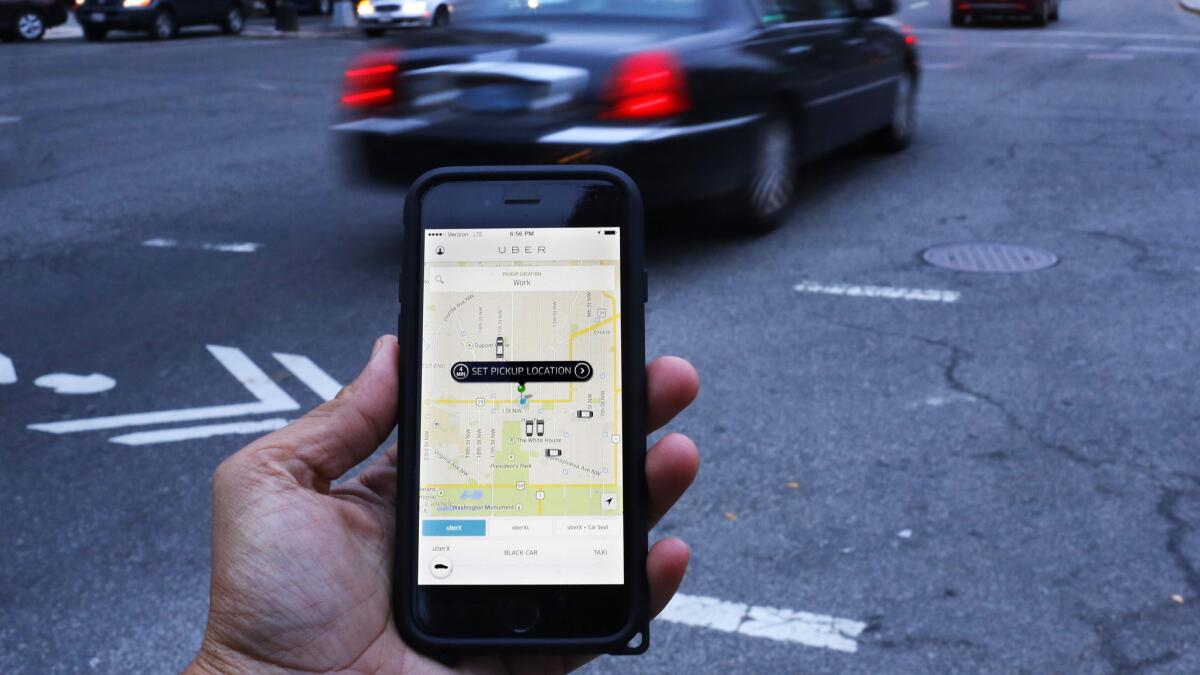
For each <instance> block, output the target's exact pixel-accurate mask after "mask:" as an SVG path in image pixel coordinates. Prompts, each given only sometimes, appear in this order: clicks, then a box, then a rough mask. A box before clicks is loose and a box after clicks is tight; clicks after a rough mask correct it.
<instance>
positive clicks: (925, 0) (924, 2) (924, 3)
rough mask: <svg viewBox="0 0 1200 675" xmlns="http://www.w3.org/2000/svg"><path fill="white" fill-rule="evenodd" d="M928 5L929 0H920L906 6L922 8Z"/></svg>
mask: <svg viewBox="0 0 1200 675" xmlns="http://www.w3.org/2000/svg"><path fill="white" fill-rule="evenodd" d="M928 6H929V0H921V1H920V2H914V3H913V4H911V5H909V6H908V8H909V9H922V8H924V7H928ZM922 30H923V29H922Z"/></svg>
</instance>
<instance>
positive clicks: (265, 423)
mask: <svg viewBox="0 0 1200 675" xmlns="http://www.w3.org/2000/svg"><path fill="white" fill-rule="evenodd" d="M287 423H288V421H287V420H285V419H283V418H282V417H274V418H271V419H268V420H258V421H254V422H229V423H227V424H206V425H202V426H197V427H177V428H174V429H158V430H156V431H135V432H133V433H131V434H123V435H121V436H113V437H112V438H110V439H108V440H110V441H112V442H113V443H120V444H121V445H149V444H151V443H170V442H172V441H190V440H194V439H197V438H212V437H213V436H230V435H241V436H245V435H249V434H261V433H266V432H268V431H275V430H276V429H282V428H283V427H284V426H286V425H287Z"/></svg>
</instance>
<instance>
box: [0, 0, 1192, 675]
mask: <svg viewBox="0 0 1200 675" xmlns="http://www.w3.org/2000/svg"><path fill="white" fill-rule="evenodd" d="M1137 5H1138V7H1137V8H1134V7H1133V6H1132V5H1131V4H1130V3H1128V2H1123V1H1122V0H1094V2H1090V3H1075V2H1072V1H1071V0H1067V2H1066V3H1065V4H1064V8H1063V16H1062V20H1061V21H1060V22H1059V23H1057V24H1054V25H1052V26H1051V27H1050V28H1047V29H1044V30H1038V29H1033V28H1028V27H1023V26H996V25H991V26H976V27H971V28H967V29H960V30H951V29H950V28H949V27H948V6H947V5H946V3H945V2H941V1H939V2H933V3H932V4H929V3H925V2H915V3H914V2H908V1H906V2H905V3H904V6H903V11H902V15H901V18H902V19H903V20H904V21H906V22H908V23H911V24H912V25H913V26H915V28H916V32H917V34H918V35H919V37H920V39H921V47H922V54H923V57H924V62H925V67H926V71H925V79H924V81H923V83H922V90H921V102H920V117H921V128H920V137H919V139H918V141H917V143H916V144H915V145H914V146H913V147H912V148H911V149H910V150H908V151H907V152H905V153H902V154H900V155H895V156H877V155H874V154H872V153H871V152H869V151H867V150H859V149H851V150H848V151H845V152H841V153H839V154H837V155H835V156H833V157H831V158H828V159H825V160H822V161H820V162H818V163H817V164H814V165H812V166H810V167H808V168H807V170H806V173H805V176H804V182H805V187H804V191H803V195H802V199H801V202H800V205H799V208H798V210H797V212H796V215H795V217H794V218H792V220H791V222H789V223H788V224H787V225H786V226H785V227H784V228H782V229H781V230H779V231H778V232H776V233H773V234H771V235H769V236H766V237H763V238H745V237H738V236H730V235H728V234H726V233H722V232H704V231H703V229H702V228H691V227H686V226H685V227H678V226H676V227H674V228H672V229H668V230H665V231H660V232H658V233H656V234H655V235H654V236H653V237H652V241H651V242H650V246H651V261H650V274H651V286H652V297H651V302H650V304H649V306H648V312H649V313H648V321H647V325H648V335H647V351H648V353H650V354H666V353H674V354H679V355H682V356H685V357H687V358H689V359H691V360H692V361H693V362H694V363H695V364H696V366H697V367H698V368H699V370H700V372H701V374H702V377H703V380H704V388H703V392H702V394H701V397H700V399H699V400H698V401H697V403H696V404H695V405H694V406H693V407H692V409H690V410H689V411H688V412H687V413H685V414H684V415H683V416H682V417H681V418H679V420H678V421H677V423H676V424H674V425H673V426H674V428H675V429H678V430H680V431H684V432H686V433H688V434H690V435H691V436H692V437H693V438H694V439H696V441H697V442H698V443H699V445H700V447H701V451H702V453H703V455H704V466H703V468H702V471H701V476H700V479H699V481H698V483H697V484H696V486H695V488H694V489H693V490H692V491H691V492H690V493H689V494H688V495H687V496H686V497H685V499H684V500H683V501H682V502H681V504H680V505H679V507H678V508H677V509H676V510H675V511H674V512H672V514H671V515H670V516H669V517H668V518H667V519H666V520H665V521H664V522H663V524H662V525H661V526H660V527H659V534H673V535H677V536H681V537H683V538H685V539H687V540H688V541H689V542H690V543H691V545H692V547H693V551H694V558H693V563H692V567H691V571H690V573H689V575H688V578H687V580H686V581H685V583H684V592H685V593H687V594H688V595H690V596H693V597H697V596H708V597H712V598H717V599H719V600H722V601H726V602H727V603H744V605H746V606H754V607H773V608H781V609H788V610H797V611H804V612H811V613H815V614H819V615H829V616H832V617H839V618H843V619H849V620H852V621H856V622H861V623H862V624H865V627H863V629H862V631H861V633H859V634H858V635H857V636H856V637H854V636H852V637H850V638H848V640H849V647H848V648H844V649H842V650H838V649H829V648H821V647H816V646H810V645H807V644H805V643H804V642H803V641H802V640H801V641H797V640H795V639H793V638H794V637H795V634H794V631H793V632H788V631H789V630H791V629H790V628H787V625H792V624H794V619H795V617H791V618H790V619H788V620H787V621H782V622H781V625H784V624H786V625H784V628H785V630H783V631H782V633H780V632H778V631H777V632H776V633H775V634H774V636H773V637H762V636H755V635H749V634H747V633H748V632H753V631H747V630H745V628H746V625H745V624H752V623H754V622H753V621H749V622H747V621H744V620H743V621H742V623H743V624H744V625H743V626H742V628H743V629H742V630H741V632H736V631H730V630H722V629H720V627H717V628H705V627H697V626H691V625H686V624H683V623H679V622H678V621H676V622H669V621H657V622H656V623H655V624H654V627H653V638H652V640H653V644H654V647H653V648H652V649H651V651H650V652H649V654H648V655H647V656H645V657H642V658H637V659H620V660H618V659H602V660H600V661H599V662H597V663H596V664H595V665H594V666H592V667H591V669H592V670H593V672H647V673H650V672H654V673H658V672H689V671H690V672H730V671H732V672H755V673H760V672H803V673H865V674H879V673H930V674H944V673H1135V672H1136V673H1195V672H1200V637H1197V636H1200V532H1197V529H1196V528H1197V527H1200V459H1198V458H1197V455H1196V441H1195V439H1196V438H1197V437H1198V436H1200V396H1198V395H1197V387H1196V382H1197V381H1200V364H1198V362H1197V357H1196V355H1197V353H1198V351H1200V337H1198V336H1197V332H1196V325H1197V323H1196V319H1197V317H1198V316H1200V234H1198V232H1200V227H1198V226H1200V215H1198V214H1200V208H1197V205H1198V204H1200V180H1198V176H1200V80H1198V79H1197V77H1196V74H1197V73H1198V72H1200V16H1196V15H1190V14H1187V13H1185V12H1183V11H1182V10H1180V9H1179V8H1178V7H1177V6H1175V4H1174V2H1173V0H1147V2H1144V3H1137ZM362 48H363V43H362V42H360V41H357V40H346V39H312V40H296V41H273V40H255V39H248V38H228V37H223V36H217V35H208V36H201V35H196V36H191V37H187V38H185V39H180V40H177V41H172V42H167V43H151V42H145V41H140V40H122V41H115V42H109V43H104V44H87V43H84V42H82V41H80V40H77V39H67V40H55V41H48V42H45V43H42V44H35V45H19V46H18V45H3V46H2V47H0V52H3V55H2V56H0V84H2V92H3V94H2V95H0V157H2V158H3V159H4V163H3V164H0V307H2V314H0V316H2V317H3V321H0V354H3V355H4V356H5V357H7V358H8V359H10V360H11V362H12V364H13V370H14V372H15V376H16V381H15V382H11V383H3V382H4V381H5V380H4V379H3V378H2V377H0V434H2V438H3V439H4V440H3V443H2V445H0V467H2V469H0V513H3V518H2V519H0V540H2V541H3V542H4V544H3V546H2V547H0V550H2V553H0V672H5V673H60V672H64V673H65V672H93V671H94V672H108V673H136V672H163V671H167V670H171V669H175V668H178V667H181V666H182V665H183V664H185V663H186V662H187V661H188V659H189V657H190V655H191V654H192V653H193V651H194V650H195V648H196V647H197V646H198V643H199V640H200V635H201V632H202V630H203V623H204V616H205V607H206V592H207V583H208V566H209V561H208V556H209V529H208V528H209V509H210V496H209V476H210V474H211V472H212V469H213V468H214V467H215V466H216V465H217V463H219V462H220V461H221V459H222V458H224V457H225V456H227V455H228V454H230V453H232V452H234V451H235V450H236V449H237V448H238V447H240V445H241V444H242V443H244V442H245V441H246V440H247V439H248V438H249V436H241V435H221V436H214V437H212V438H208V439H199V440H181V441H171V442H168V441H163V440H161V439H160V440H158V441H156V442H145V443H142V444H122V443H114V442H111V441H110V439H111V438H114V437H119V436H125V435H127V434H131V433H136V432H141V431H146V430H161V429H163V428H173V427H178V426H181V425H178V424H177V425H173V426H172V425H166V426H165V427H164V425H157V426H150V427H128V428H120V429H111V430H84V431H79V432H75V433H64V434H53V433H48V432H46V431H39V430H34V429H30V428H29V427H28V425H31V424H38V423H48V422H55V421H60V420H67V419H78V418H89V417H94V416H100V415H115V414H124V413H141V412H146V411H154V410H163V409H176V408H192V407H196V406H213V405H230V404H241V403H246V402H248V401H252V400H253V398H252V397H251V396H250V394H249V393H248V392H247V391H246V389H245V388H244V387H243V386H242V385H240V384H239V383H238V381H237V380H235V379H234V378H233V377H232V376H231V374H230V372H228V371H227V370H226V369H225V368H223V367H222V366H221V365H220V364H219V363H218V362H217V360H216V359H214V355H213V354H212V353H210V352H209V351H208V350H207V349H206V345H219V346H226V347H232V348H236V349H238V350H241V351H242V353H244V354H245V356H246V357H247V358H248V359H249V360H250V361H252V362H253V363H254V364H256V365H257V367H258V368H261V369H262V370H263V371H264V372H265V373H267V374H268V375H269V376H271V377H272V378H273V379H274V380H276V381H277V382H278V384H279V386H280V387H281V388H282V389H283V390H284V392H285V394H286V395H287V396H290V397H291V398H293V399H294V400H295V401H296V402H297V403H299V404H300V405H301V406H302V407H304V408H307V407H310V406H312V405H315V404H317V403H318V402H319V400H320V398H319V396H318V393H317V392H316V391H314V390H313V389H311V388H309V387H306V386H305V385H304V384H303V383H302V382H301V381H299V380H298V379H297V378H296V377H295V376H293V375H292V374H291V373H290V372H289V371H288V370H286V369H285V368H284V367H283V366H282V365H281V362H279V361H278V360H277V359H275V358H274V357H273V354H276V353H287V354H298V355H303V356H306V357H308V358H310V359H311V360H312V362H313V363H315V364H316V365H317V366H318V367H319V368H321V369H322V370H324V371H325V372H327V373H328V374H329V375H331V376H332V377H333V378H335V379H337V380H338V381H340V382H345V381H347V380H349V379H350V378H351V377H352V376H353V375H354V374H355V373H356V372H357V370H358V368H359V366H360V365H361V363H362V362H363V361H364V359H365V358H366V356H367V353H368V350H369V348H370V346H371V342H372V340H373V338H374V337H375V336H376V335H378V334H380V333H384V332H388V331H391V330H392V329H393V325H394V317H395V297H396V284H397V281H396V280H397V275H398V272H399V269H398V263H397V256H398V247H399V242H400V225H399V221H400V208H401V204H402V198H401V196H400V195H396V194H389V193H381V192H369V191H363V190H359V189H353V188H347V187H346V186H344V185H343V184H342V182H341V180H340V173H339V170H338V166H337V163H336V156H335V155H334V153H333V149H332V147H331V137H330V133H329V131H328V128H329V126H330V124H331V123H332V122H333V121H334V118H335V110H334V101H335V98H336V90H337V83H338V78H339V75H340V71H341V69H342V67H343V66H344V65H345V63H346V62H347V61H348V60H349V59H350V58H351V57H352V55H354V54H355V53H357V52H358V51H360V50H361V49H362ZM697 224H698V225H699V224H702V223H697ZM148 240H170V241H173V242H175V243H174V245H167V244H166V243H164V242H160V244H163V245H160V246H147V245H144V242H147V241H148ZM959 241H988V242H1006V243H1015V244H1027V245H1033V246H1038V247H1041V248H1044V249H1047V250H1049V251H1052V252H1053V253H1055V254H1057V255H1058V256H1060V257H1061V262H1060V264H1058V265H1057V266H1055V267H1052V268H1050V269H1048V270H1043V271H1039V272H1032V273H1025V274H970V273H962V272H952V271H947V270H942V269H938V268H935V267H932V266H929V265H927V264H925V263H923V262H922V261H921V259H920V257H919V255H920V252H921V251H922V250H923V249H925V248H926V247H929V246H931V245H934V244H939V243H944V242H959ZM247 243H254V244H258V246H257V247H253V246H242V247H240V248H241V249H242V250H243V251H245V250H246V249H254V250H252V251H249V252H237V251H230V250H221V249H217V248H213V245H220V246H225V247H227V248H228V245H230V244H247ZM206 245H207V246H208V247H207V248H206ZM235 248H236V247H235ZM802 283H807V284H808V286H805V287H806V288H810V289H828V288H829V287H830V286H831V285H834V284H851V285H872V286H884V287H894V288H905V289H928V290H941V291H952V292H954V293H957V294H958V295H956V296H955V295H953V294H943V295H940V296H939V297H943V298H951V297H954V298H956V301H954V302H922V301H910V300H903V299H895V298H888V297H853V296H847V295H830V294H824V293H810V292H798V291H797V290H795V286H796V285H797V284H802ZM226 353H228V352H226ZM2 364H3V361H2V360H0V365H2ZM3 372H4V371H3V369H2V368H0V375H3ZM52 373H66V374H75V375H89V374H92V373H99V374H101V375H103V376H105V377H107V378H111V379H112V380H114V381H115V386H114V387H112V388H110V389H108V390H106V391H102V392H99V393H93V394H73V395H70V394H63V393H55V391H53V390H52V389H51V388H46V387H41V386H35V383H34V381H35V380H36V379H38V378H40V377H42V376H43V375H47V374H52ZM10 379H11V378H10ZM54 381H55V380H54V378H51V380H50V381H49V382H47V381H45V380H43V384H50V383H54ZM57 383H58V384H59V386H60V387H61V386H68V387H70V386H74V387H84V388H86V387H88V386H95V387H96V388H102V387H103V386H104V385H105V380H104V378H89V379H86V380H79V379H71V378H57ZM282 415H283V416H286V415H287V413H282ZM271 416H272V415H267V414H260V415H257V416H252V417H235V418H226V419H214V420H208V421H206V422H198V423H197V424H200V423H213V424H218V423H220V424H225V423H231V422H238V421H246V420H251V421H252V420H258V419H264V418H268V417H271ZM274 416H276V417H278V416H279V414H276V415H274ZM133 438H134V441H136V439H138V438H139V437H133ZM140 438H142V439H143V440H145V437H140ZM125 440H126V442H127V443H128V442H134V441H131V440H130V439H129V438H126V439H125ZM789 482H793V485H794V487H790V486H789ZM1173 596H1174V597H1173ZM731 606H732V605H731ZM722 611H724V610H722ZM739 611H744V608H743V610H739ZM716 613H717V614H719V612H716ZM735 618H736V616H735ZM789 621H791V622H792V623H790V624H789ZM761 623H762V622H761V621H760V622H759V624H760V627H761ZM726 628H729V627H726ZM733 628H735V629H736V628H737V624H736V622H735V625H734V626H733ZM758 632H759V633H760V634H761V633H763V632H766V633H771V631H770V630H765V631H763V630H760V631H758ZM789 636H792V637H789ZM851 650H853V651H851Z"/></svg>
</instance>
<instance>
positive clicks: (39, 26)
mask: <svg viewBox="0 0 1200 675" xmlns="http://www.w3.org/2000/svg"><path fill="white" fill-rule="evenodd" d="M66 21H67V5H66V0H0V39H3V40H22V41H24V42H32V41H33V40H41V39H42V36H43V35H45V34H46V29H48V28H53V27H55V26H57V25H59V24H62V23H66Z"/></svg>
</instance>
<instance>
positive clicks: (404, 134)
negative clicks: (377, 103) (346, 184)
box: [334, 115, 761, 206]
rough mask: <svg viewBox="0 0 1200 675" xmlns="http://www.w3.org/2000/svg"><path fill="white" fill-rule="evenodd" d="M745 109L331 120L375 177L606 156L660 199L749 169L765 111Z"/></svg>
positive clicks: (707, 189) (721, 187) (652, 200)
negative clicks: (537, 123)
mask: <svg viewBox="0 0 1200 675" xmlns="http://www.w3.org/2000/svg"><path fill="white" fill-rule="evenodd" d="M760 117H761V116H759V115H747V116H744V117H737V118H732V119H727V120H720V121H716V122H710V123H704V124H692V125H679V126H600V125H587V124H579V125H573V126H564V127H561V128H557V129H550V130H540V131H537V132H528V133H523V132H521V131H518V132H514V133H509V134H504V133H492V132H489V131H488V130H480V131H479V132H477V133H474V134H470V135H469V136H466V137H464V136H463V135H450V134H447V133H446V132H445V130H442V129H439V128H438V127H437V126H435V125H432V124H429V123H427V122H426V121H424V120H422V119H421V118H419V117H410V118H395V117H369V118H366V119H361V120H356V121H352V122H346V123H344V124H339V125H337V126H335V127H334V130H335V131H337V132H339V134H340V136H341V141H342V144H343V147H344V149H345V150H346V153H347V155H348V159H349V162H350V168H351V169H352V171H354V172H355V173H356V174H357V175H358V176H361V177H365V178H368V179H371V180H376V181H384V182H390V183H399V184H408V183H411V182H412V181H413V180H415V179H416V178H417V176H420V175H421V174H422V173H425V172H426V171H429V170H431V169H434V168H438V167H442V166H480V165H497V164H573V163H581V164H582V163H587V164H607V165H609V166H614V167H616V168H618V169H621V170H622V171H624V172H626V173H628V174H629V175H630V176H631V177H632V178H633V179H634V181H635V182H636V183H637V185H638V188H639V189H640V190H641V192H642V196H643V198H644V200H645V201H646V203H647V204H648V205H651V206H656V205H657V206H661V205H670V204H677V203H683V202H688V201H693V200H695V199H696V198H697V197H701V196H706V195H717V194H722V193H725V192H729V191H731V190H733V189H735V188H737V187H739V186H741V185H742V184H743V182H744V180H745V176H746V174H747V173H748V171H749V157H748V153H747V152H746V149H747V148H748V147H751V142H750V139H751V138H752V136H751V134H752V133H753V131H754V129H755V128H756V123H757V122H758V120H759V119H760Z"/></svg>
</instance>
